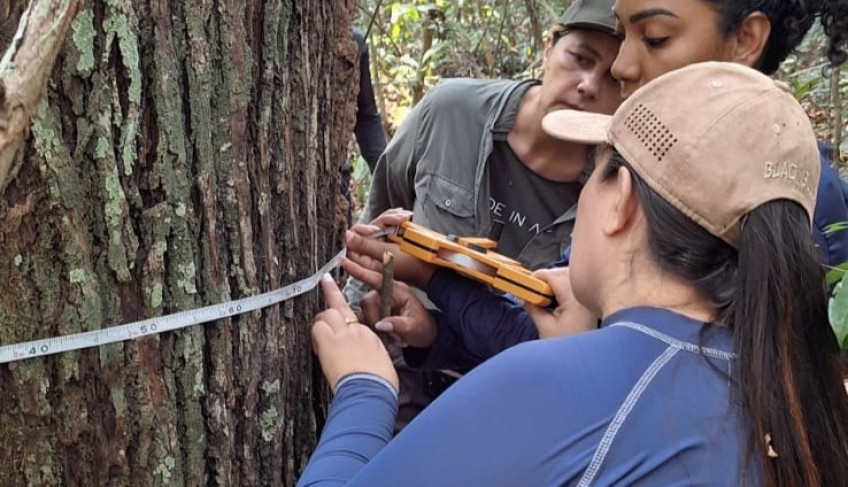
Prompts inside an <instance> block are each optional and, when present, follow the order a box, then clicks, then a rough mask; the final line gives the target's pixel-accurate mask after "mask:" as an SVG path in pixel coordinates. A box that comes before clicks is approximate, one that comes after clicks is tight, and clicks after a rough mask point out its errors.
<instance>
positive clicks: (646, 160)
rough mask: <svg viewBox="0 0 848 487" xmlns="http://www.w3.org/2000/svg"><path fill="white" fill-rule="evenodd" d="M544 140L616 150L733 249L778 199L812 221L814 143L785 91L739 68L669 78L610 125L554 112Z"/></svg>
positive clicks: (701, 69) (706, 66) (651, 86)
mask: <svg viewBox="0 0 848 487" xmlns="http://www.w3.org/2000/svg"><path fill="white" fill-rule="evenodd" d="M542 127H543V128H544V130H545V131H546V132H548V133H549V134H550V135H551V136H553V137H556V138H560V139H564V140H571V141H576V142H583V143H587V144H601V143H606V144H609V145H611V146H613V147H614V148H615V149H616V150H618V152H619V153H620V154H621V155H622V156H623V157H624V159H625V160H626V161H627V162H628V163H630V165H631V166H632V167H633V169H634V170H635V171H636V172H637V173H638V174H639V176H641V177H642V179H644V180H645V182H646V183H647V184H648V185H649V186H650V187H651V188H652V189H653V190H654V191H656V192H657V193H659V194H660V196H662V197H663V198H664V199H665V200H666V201H668V202H669V203H671V204H672V205H674V207H675V208H677V209H678V210H680V211H681V212H683V213H684V214H685V215H687V216H688V217H689V218H691V219H692V220H694V221H695V222H696V223H698V224H699V225H701V226H702V227H704V228H705V229H707V231H709V232H710V233H712V234H713V235H716V236H717V237H719V238H721V239H722V240H724V241H725V242H727V243H729V244H730V245H733V246H734V247H738V243H739V233H740V220H741V219H742V217H743V216H745V215H746V214H747V213H748V212H749V211H751V210H752V209H754V208H756V207H758V206H760V205H762V204H763V203H765V202H767V201H771V200H776V199H788V200H792V201H796V202H798V203H799V204H800V205H801V206H803V207H804V209H805V210H806V211H807V215H808V216H809V217H810V220H811V221H812V215H813V207H814V206H815V201H816V191H817V188H818V181H819V172H820V166H819V154H818V148H817V146H816V137H815V134H814V133H813V128H812V126H811V124H810V120H809V119H808V118H807V114H806V113H805V112H804V110H803V109H802V108H801V105H800V104H799V103H798V102H797V101H796V100H795V98H793V97H792V95H791V94H790V93H789V92H788V90H787V88H786V85H784V84H783V83H780V82H777V81H774V80H772V79H771V78H769V77H768V76H766V75H764V74H762V73H760V72H759V71H756V70H753V69H751V68H748V67H746V66H742V65H740V64H736V63H719V62H706V63H697V64H692V65H689V66H686V67H684V68H681V69H678V70H675V71H670V72H668V73H666V74H664V75H662V76H660V77H658V78H656V79H654V80H653V81H651V82H649V83H647V84H645V85H644V86H642V87H641V88H639V89H638V90H637V91H636V92H635V93H633V94H632V95H631V96H630V97H629V98H628V99H627V100H625V102H624V103H622V104H621V106H620V107H619V108H618V110H616V112H615V113H614V114H613V115H611V116H610V115H601V114H596V113H587V112H579V111H574V110H558V111H554V112H551V113H549V114H547V115H546V116H545V118H544V119H543V120H542Z"/></svg>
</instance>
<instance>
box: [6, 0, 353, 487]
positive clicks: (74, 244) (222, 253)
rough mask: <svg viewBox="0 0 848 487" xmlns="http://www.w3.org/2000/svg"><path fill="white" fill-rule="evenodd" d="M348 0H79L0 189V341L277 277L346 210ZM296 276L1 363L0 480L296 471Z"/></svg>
mask: <svg viewBox="0 0 848 487" xmlns="http://www.w3.org/2000/svg"><path fill="white" fill-rule="evenodd" d="M354 6H355V2H354V1H353V0H317V1H311V2H293V1H283V0H224V1H220V2H212V1H209V0H184V1H183V0H180V1H169V0H132V1H131V0H88V1H87V2H86V3H85V4H84V5H83V7H82V9H81V10H80V12H79V13H78V14H77V16H76V18H75V20H74V23H73V25H72V28H71V32H70V33H69V35H68V37H67V39H66V42H65V46H64V48H63V51H62V52H61V53H60V55H59V58H58V60H57V62H56V65H55V67H54V71H53V75H52V79H51V81H50V83H49V84H48V89H47V92H46V94H45V95H44V97H43V99H42V103H41V104H40V105H39V106H38V107H37V109H36V114H35V116H34V118H33V121H32V125H31V133H30V136H29V137H28V139H27V141H26V142H25V144H24V148H23V149H22V157H23V164H22V166H21V167H20V169H19V172H18V173H17V177H16V179H14V180H12V181H11V182H10V183H9V186H8V187H7V189H6V191H5V193H4V194H3V195H2V199H0V221H2V224H0V249H2V252H0V300H2V302H0V345H8V344H13V343H18V342H22V341H27V340H33V339H39V338H47V337H52V336H57V335H66V334H71V333H78V332H82V331H88V330H95V329H99V328H104V327H107V326H111V325H115V324H121V323H127V322H131V321H136V320H140V319H144V318H150V317H156V316H161V315H165V314H170V313H174V312H177V311H180V310H186V309H192V308H197V307H200V306H204V305H208V304H212V303H219V302H224V301H229V300H233V299H238V298H241V297H245V296H249V295H254V294H258V293H261V292H265V291H270V290H274V289H277V288H280V287H282V286H284V285H286V284H288V283H291V282H294V281H296V280H298V279H301V278H303V277H307V276H309V275H311V274H313V273H314V272H315V271H316V270H317V269H318V268H320V267H321V265H322V264H323V263H324V262H326V261H327V260H329V259H330V258H331V257H332V256H333V255H334V254H335V253H336V252H337V251H338V249H339V248H340V231H341V230H342V228H343V227H344V226H345V225H346V222H345V221H344V208H343V202H341V201H340V200H339V198H340V197H339V192H338V185H339V174H338V172H339V165H340V164H341V163H342V162H343V160H344V157H345V147H346V144H345V143H343V141H346V140H349V137H350V132H351V130H352V126H353V110H354V106H353V104H352V102H351V101H352V100H355V94H356V93H355V88H354V89H351V88H350V86H351V85H353V86H355V85H356V83H355V81H356V79H355V78H356V76H358V74H357V73H356V69H355V68H356V66H357V64H356V45H355V43H354V42H353V41H352V40H351V38H350V22H351V17H352V15H353V9H354ZM318 306H319V299H318V294H317V293H316V292H311V293H309V294H307V295H304V296H301V297H299V298H295V299H293V300H290V301H287V302H284V303H282V304H281V305H278V306H273V307H270V308H265V309H263V310H260V311H256V312H252V313H248V314H243V315H240V316H237V317H234V318H231V319H222V320H218V321H215V322H212V323H207V324H205V325H196V326H192V327H188V328H185V329H183V330H180V331H175V332H169V333H162V334H158V335H153V336H148V337H145V338H142V339H137V340H132V341H125V342H121V343H116V344H110V345H104V346H101V347H99V348H88V349H84V350H80V351H73V352H67V353H62V354H57V355H50V356H46V357H40V358H33V359H28V360H22V361H18V362H12V363H9V364H2V365H0V390H2V391H3V401H0V458H2V459H3V461H2V462H0V485H2V486H6V485H68V486H75V485H82V486H94V485H110V486H112V485H116V486H121V485H139V486H148V485H168V486H170V485H225V486H229V485H244V486H253V485H294V480H295V479H296V477H297V475H298V473H299V472H300V470H301V469H302V468H303V466H304V464H305V461H306V460H307V458H308V455H309V453H310V452H311V450H312V448H313V447H314V444H315V438H316V430H317V429H318V428H320V426H321V423H322V421H323V416H324V413H325V409H324V408H325V404H326V392H325V391H326V389H325V386H324V384H323V381H322V380H321V379H320V369H319V368H318V367H317V366H316V364H315V362H314V360H313V358H312V354H311V347H310V340H309V324H310V320H311V318H312V316H313V314H314V313H315V312H316V310H317V309H318Z"/></svg>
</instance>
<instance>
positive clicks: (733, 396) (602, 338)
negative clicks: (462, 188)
mask: <svg viewBox="0 0 848 487" xmlns="http://www.w3.org/2000/svg"><path fill="white" fill-rule="evenodd" d="M753 119H757V120H761V121H764V122H765V123H756V124H752V123H751V120H753ZM544 127H545V130H546V131H547V132H548V133H550V134H552V135H553V136H556V137H560V138H563V139H568V140H574V141H578V142H584V143H599V144H602V150H600V151H599V155H598V157H597V160H596V168H595V170H594V172H593V173H592V175H591V177H590V178H589V180H588V182H587V184H586V187H585V188H584V190H583V192H582V193H581V196H580V200H581V201H580V205H579V206H578V208H579V210H578V211H579V212H580V215H578V218H577V223H576V227H575V232H574V236H573V242H574V244H573V245H574V249H573V264H572V269H571V281H572V285H573V289H574V293H575V295H576V296H577V298H578V299H579V300H580V301H581V302H582V303H583V304H584V305H585V306H586V307H588V308H589V309H590V310H591V311H593V312H594V313H596V314H597V315H598V316H601V317H602V322H601V326H600V327H599V328H598V329H597V330H595V331H590V332H587V333H583V334H579V335H574V336H569V337H561V338H554V339H550V340H538V341H533V342H528V343H524V344H521V345H518V346H515V347H513V348H511V349H509V350H507V351H505V352H504V353H501V354H499V355H497V356H495V357H494V358H492V359H490V360H489V361H487V362H485V363H483V364H482V365H480V366H479V367H477V368H476V369H474V370H473V371H472V372H471V373H470V374H468V375H467V376H465V377H464V378H463V379H462V380H460V381H458V382H457V383H456V384H455V385H454V386H453V387H451V388H450V389H448V391H446V392H445V394H443V395H442V396H441V397H440V398H439V399H438V400H437V401H435V402H434V403H433V404H432V405H431V406H430V407H429V408H427V409H426V410H425V411H424V412H423V413H422V414H421V415H420V416H419V417H418V418H417V419H416V420H415V421H413V422H412V423H411V424H410V425H409V426H408V427H407V428H406V429H405V430H404V431H403V432H402V433H401V434H400V435H398V436H397V437H396V438H395V439H393V440H392V439H391V430H392V423H393V421H394V414H395V412H396V408H397V400H396V389H397V377H396V375H395V374H394V370H393V368H392V365H391V362H390V360H389V358H388V356H387V354H386V353H385V351H384V349H383V346H382V344H381V343H380V341H379V339H377V337H376V336H375V335H374V334H373V333H372V332H371V331H370V330H369V329H367V328H366V327H364V326H363V325H360V324H357V323H352V324H349V322H350V321H351V318H352V317H353V316H354V315H353V313H352V311H351V310H350V308H349V307H348V306H347V304H346V303H345V302H344V299H343V297H342V296H341V294H340V292H339V290H338V288H337V287H336V286H335V284H334V283H333V282H332V280H325V281H324V282H323V283H322V287H323V289H324V292H325V295H326V297H327V300H328V305H329V308H328V309H327V310H326V311H324V312H323V313H321V314H320V315H318V316H317V317H316V319H315V323H314V326H313V333H312V334H313V345H314V349H315V351H316V353H317V355H318V357H319V359H320V361H321V365H322V368H323V370H324V373H325V376H326V378H327V380H328V382H329V384H330V385H331V387H332V388H333V391H334V393H335V397H334V398H333V402H332V404H331V407H330V411H329V416H328V419H327V424H326V425H325V428H324V431H323V433H322V437H321V441H320V442H319V445H318V447H317V449H316V451H315V453H314V454H313V457H312V458H311V460H310V462H309V464H308V465H307V468H306V470H305V471H304V473H303V475H302V477H301V479H300V482H299V484H298V485H367V486H381V485H398V479H400V478H402V479H403V482H402V484H403V485H405V486H416V485H427V486H431V485H439V486H443V485H444V486H449V485H462V486H469V485H486V486H490V485H504V486H507V485H515V486H529V485H533V486H544V485H551V486H553V485H556V486H560V485H576V486H589V485H594V486H602V485H646V486H658V485H704V486H707V485H715V486H732V485H746V486H748V485H787V486H796V485H797V486H800V485H827V486H831V485H844V484H845V482H846V479H848V461H846V458H848V398H846V396H845V394H844V392H843V390H842V387H841V381H840V364H839V360H838V355H837V353H836V347H835V341H834V338H833V335H832V332H831V330H830V326H829V324H828V321H827V312H826V307H825V301H824V296H823V293H822V292H821V291H820V290H821V283H822V280H823V272H822V270H821V268H820V266H819V263H818V262H819V257H818V255H817V251H816V249H815V247H814V245H813V242H812V239H811V236H810V231H809V229H810V226H811V217H812V209H813V206H814V204H815V198H816V188H817V183H818V178H819V172H820V169H819V162H818V153H817V147H816V143H815V139H814V136H813V131H812V127H811V126H810V123H809V121H808V119H807V117H806V115H805V114H804V111H803V109H802V108H801V107H800V105H799V104H798V103H797V102H796V101H795V100H794V99H793V98H792V97H791V95H789V94H788V93H786V92H785V91H784V90H783V89H782V88H781V87H780V86H778V85H777V84H775V83H774V82H772V81H771V80H770V79H769V78H767V77H766V76H764V75H762V74H760V73H758V72H756V71H754V70H751V69H748V68H745V67H743V66H740V65H735V64H725V63H701V64H694V65H691V66H689V67H686V68H683V69H680V70H676V71H673V72H671V73H668V74H666V75H664V76H660V77H659V78H657V79H655V80H654V81H652V82H650V83H648V84H646V85H645V86H643V87H642V88H640V89H638V90H636V91H635V92H634V93H633V94H632V95H631V96H630V98H629V99H628V100H627V101H626V102H625V103H624V104H623V105H622V106H621V107H620V108H619V109H618V110H617V111H616V112H615V114H614V115H613V116H612V117H608V116H603V115H594V116H591V115H588V114H585V113H580V112H573V111H563V112H555V113H553V114H550V115H548V116H547V117H546V119H545V122H544Z"/></svg>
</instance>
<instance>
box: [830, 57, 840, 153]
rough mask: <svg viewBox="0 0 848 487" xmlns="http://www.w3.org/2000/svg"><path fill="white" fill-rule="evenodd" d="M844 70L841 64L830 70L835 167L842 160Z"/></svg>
mask: <svg viewBox="0 0 848 487" xmlns="http://www.w3.org/2000/svg"><path fill="white" fill-rule="evenodd" d="M841 74H842V70H841V69H839V66H833V68H832V69H831V71H830V102H831V106H832V107H833V111H832V116H833V151H832V152H831V162H832V163H833V167H836V168H839V166H840V164H841V162H842V154H841V151H840V150H839V149H840V147H842V94H841V93H840V92H839V78H840V75H841Z"/></svg>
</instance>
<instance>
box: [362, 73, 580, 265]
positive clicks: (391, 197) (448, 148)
mask: <svg viewBox="0 0 848 487" xmlns="http://www.w3.org/2000/svg"><path fill="white" fill-rule="evenodd" d="M535 83H538V81H536V80H532V81H524V82H517V81H500V80H497V81H495V80H477V79H465V78H458V79H448V80H445V81H443V82H442V83H440V84H439V85H437V86H435V87H434V88H433V89H431V90H430V91H429V92H428V93H427V95H426V96H424V98H423V99H421V101H420V102H419V103H418V104H417V105H416V106H415V107H414V108H413V109H412V110H411V111H410V113H409V114H408V115H407V117H406V119H405V120H404V121H403V123H402V124H401V126H400V128H399V129H398V131H397V133H395V135H394V137H393V138H392V140H391V142H390V143H389V145H388V146H387V147H386V150H385V151H384V152H383V154H382V155H381V156H380V160H379V161H378V163H377V167H376V169H375V171H374V177H373V179H372V182H371V190H370V193H369V195H368V202H367V204H366V206H365V209H364V210H363V213H362V217H361V219H360V221H362V222H366V223H367V222H369V221H371V220H373V219H374V218H376V217H377V216H378V215H380V214H381V213H382V212H383V211H385V210H387V209H389V208H405V209H408V210H412V211H413V213H414V215H413V220H414V221H415V222H416V223H418V224H421V225H423V226H425V227H427V228H430V229H432V230H435V231H437V232H440V233H444V234H454V235H458V236H475V237H485V236H487V235H488V234H489V231H490V229H491V226H492V216H491V213H490V212H489V197H490V189H489V171H488V165H487V161H488V159H489V155H490V154H491V152H492V141H493V134H495V133H498V132H500V133H503V134H504V136H505V135H506V133H507V132H509V129H510V128H511V127H510V125H511V121H512V120H513V119H514V115H515V111H516V110H517V109H518V103H517V100H518V98H514V99H513V103H508V101H509V100H510V95H511V94H512V93H513V92H515V90H526V89H527V88H528V87H529V86H531V85H532V84H535ZM575 215H576V208H571V209H569V210H568V211H567V212H565V213H564V214H563V215H561V216H560V217H559V218H557V220H556V221H555V222H554V223H552V224H551V225H549V226H547V227H546V228H544V229H543V230H542V231H541V232H539V234H537V235H535V236H534V237H533V238H532V239H531V240H530V241H529V242H528V243H527V245H525V247H524V249H523V250H522V251H521V252H520V254H519V255H510V256H509V257H512V258H514V259H516V260H518V261H520V262H521V263H522V264H524V265H525V266H526V267H528V268H530V269H538V268H541V267H545V266H547V265H549V264H550V263H552V262H554V261H556V260H558V259H559V258H560V256H561V255H562V252H563V250H564V249H565V248H566V247H567V246H568V245H569V243H570V241H571V231H572V228H573V225H574V217H575Z"/></svg>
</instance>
